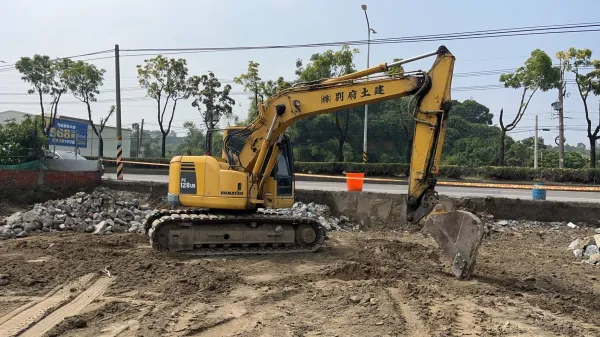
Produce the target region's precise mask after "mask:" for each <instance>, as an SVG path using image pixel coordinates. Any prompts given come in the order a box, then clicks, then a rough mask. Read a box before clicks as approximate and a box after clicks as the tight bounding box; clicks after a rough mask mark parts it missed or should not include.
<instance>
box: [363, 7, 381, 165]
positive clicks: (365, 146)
mask: <svg viewBox="0 0 600 337" xmlns="http://www.w3.org/2000/svg"><path fill="white" fill-rule="evenodd" d="M361 8H362V9H363V11H365V18H366V19H367V30H368V34H369V35H368V36H369V38H368V40H367V69H368V68H369V56H370V54H371V32H373V34H377V32H376V31H375V29H373V28H371V25H370V24H369V16H368V15H367V5H362V6H361ZM368 80H369V75H367V81H368ZM368 115H369V105H368V104H365V130H364V139H363V153H362V159H363V160H362V161H363V163H366V162H367V118H368Z"/></svg>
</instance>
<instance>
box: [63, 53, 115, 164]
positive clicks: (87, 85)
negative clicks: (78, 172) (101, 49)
mask: <svg viewBox="0 0 600 337" xmlns="http://www.w3.org/2000/svg"><path fill="white" fill-rule="evenodd" d="M105 73H106V70H104V69H98V68H97V67H96V66H95V65H93V64H89V63H86V62H83V61H77V62H75V63H73V64H72V65H71V67H70V68H69V69H67V70H66V71H65V79H66V83H67V86H68V87H69V90H71V92H72V93H73V96H75V98H77V99H78V100H80V101H81V102H83V103H84V104H85V106H86V108H87V112H88V120H89V122H90V125H91V126H92V130H93V131H94V134H95V135H96V136H97V137H98V156H99V157H102V156H104V141H103V139H102V131H103V130H104V126H105V125H106V122H107V121H108V119H109V118H110V116H111V115H112V114H113V112H114V111H115V106H114V105H113V106H111V108H110V110H109V111H108V116H107V117H106V118H102V119H100V130H98V128H96V125H95V124H94V121H93V119H92V107H91V105H90V102H96V100H97V99H96V95H98V94H99V93H100V87H101V86H102V84H103V81H104V74H105Z"/></svg>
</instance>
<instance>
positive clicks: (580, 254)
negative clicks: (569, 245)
mask: <svg viewBox="0 0 600 337" xmlns="http://www.w3.org/2000/svg"><path fill="white" fill-rule="evenodd" d="M573 255H575V257H583V249H579V248H577V249H574V250H573Z"/></svg>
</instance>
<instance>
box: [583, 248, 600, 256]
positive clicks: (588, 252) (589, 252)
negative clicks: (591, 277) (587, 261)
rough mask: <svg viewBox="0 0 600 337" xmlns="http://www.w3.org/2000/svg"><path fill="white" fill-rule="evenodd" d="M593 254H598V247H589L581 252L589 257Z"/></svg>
mask: <svg viewBox="0 0 600 337" xmlns="http://www.w3.org/2000/svg"><path fill="white" fill-rule="evenodd" d="M594 254H600V250H598V246H596V245H589V246H587V247H585V250H584V251H583V255H588V256H591V255H594Z"/></svg>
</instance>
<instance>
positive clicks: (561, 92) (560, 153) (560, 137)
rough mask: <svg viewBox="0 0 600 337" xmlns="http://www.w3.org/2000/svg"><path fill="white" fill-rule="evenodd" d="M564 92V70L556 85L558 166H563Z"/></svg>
mask: <svg viewBox="0 0 600 337" xmlns="http://www.w3.org/2000/svg"><path fill="white" fill-rule="evenodd" d="M564 92H565V72H564V71H562V70H561V72H560V84H559V86H558V167H559V168H564V167H565V128H564V123H563V113H564V110H563V98H564V95H565V94H564Z"/></svg>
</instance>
